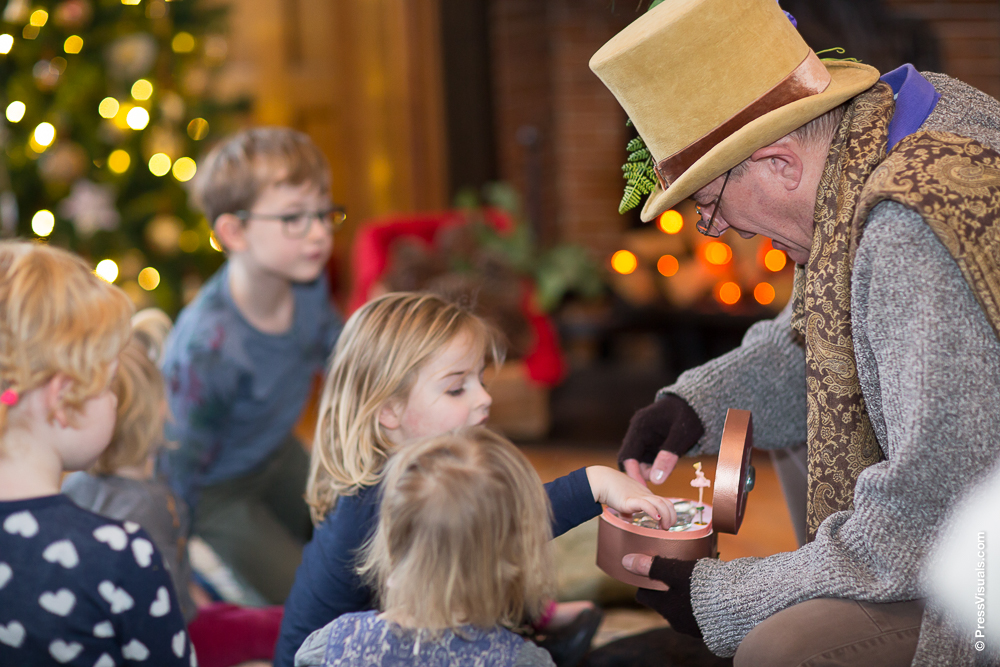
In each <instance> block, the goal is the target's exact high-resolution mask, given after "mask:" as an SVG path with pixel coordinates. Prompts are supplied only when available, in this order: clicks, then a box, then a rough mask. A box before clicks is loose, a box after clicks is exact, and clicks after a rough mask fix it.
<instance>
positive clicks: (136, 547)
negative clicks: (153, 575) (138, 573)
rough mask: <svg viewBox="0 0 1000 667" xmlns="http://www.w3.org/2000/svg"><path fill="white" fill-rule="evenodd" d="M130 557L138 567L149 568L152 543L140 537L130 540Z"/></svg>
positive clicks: (151, 560)
mask: <svg viewBox="0 0 1000 667" xmlns="http://www.w3.org/2000/svg"><path fill="white" fill-rule="evenodd" d="M132 555H133V556H135V562H136V563H138V564H139V567H149V564H150V563H152V562H153V543H152V542H150V541H149V540H147V539H144V538H142V537H140V538H138V539H135V540H132Z"/></svg>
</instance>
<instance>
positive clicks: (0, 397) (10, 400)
mask: <svg viewBox="0 0 1000 667" xmlns="http://www.w3.org/2000/svg"><path fill="white" fill-rule="evenodd" d="M20 398H21V397H20V396H18V394H17V392H16V391H14V390H13V389H7V390H5V391H4V392H3V393H2V394H0V403H3V404H4V405H6V406H8V407H13V406H15V405H17V401H18V400H19V399H20Z"/></svg>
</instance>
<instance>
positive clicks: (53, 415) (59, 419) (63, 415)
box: [42, 373, 71, 428]
mask: <svg viewBox="0 0 1000 667" xmlns="http://www.w3.org/2000/svg"><path fill="white" fill-rule="evenodd" d="M70 382H71V381H70V379H69V378H68V377H66V376H65V375H63V374H62V373H56V374H55V375H53V376H52V379H51V380H49V381H48V382H46V383H45V385H44V386H43V387H42V396H43V398H44V401H45V412H46V414H47V415H48V418H49V420H50V421H51V420H55V421H56V423H57V424H59V426H60V427H62V428H67V427H69V426H70V419H69V409H68V408H67V407H66V403H65V400H64V396H65V394H66V391H67V390H68V389H69V386H70Z"/></svg>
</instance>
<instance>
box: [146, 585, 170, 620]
mask: <svg viewBox="0 0 1000 667" xmlns="http://www.w3.org/2000/svg"><path fill="white" fill-rule="evenodd" d="M169 613H170V593H168V592H167V588H166V586H160V587H159V588H158V589H156V599H155V600H153V604H151V605H149V615H150V616H152V617H154V618H160V617H161V616H166V615H167V614H169Z"/></svg>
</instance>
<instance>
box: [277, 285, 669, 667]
mask: <svg viewBox="0 0 1000 667" xmlns="http://www.w3.org/2000/svg"><path fill="white" fill-rule="evenodd" d="M502 360H503V352H502V347H501V345H500V343H499V342H498V340H497V338H496V336H495V334H494V332H493V330H492V329H491V328H490V327H489V326H488V325H487V324H486V323H485V322H484V321H483V320H481V319H480V318H479V317H477V316H476V315H474V314H473V313H472V312H470V311H469V310H467V309H466V308H463V307H461V306H459V305H457V304H454V303H450V302H448V301H445V300H444V299H442V298H440V297H438V296H435V295H433V294H424V293H411V292H399V293H392V294H387V295H384V296H382V297H379V298H377V299H374V300H372V301H370V302H369V303H367V304H365V305H364V306H363V307H362V308H360V309H359V310H358V311H357V312H355V313H354V314H353V315H352V316H351V318H350V319H349V320H348V322H347V324H346V325H345V327H344V330H343V332H342V334H341V337H340V340H339V341H338V342H337V347H336V349H335V351H334V356H333V360H332V362H331V366H330V371H329V373H328V375H327V379H326V383H325V386H324V390H323V396H322V399H321V400H320V410H319V420H318V423H317V426H316V438H315V441H314V444H313V451H312V460H311V464H310V473H309V483H308V486H307V487H306V500H307V502H308V503H309V505H310V507H311V509H312V513H313V520H314V521H315V522H316V523H317V526H316V530H315V533H314V535H313V539H312V542H310V543H309V544H308V545H307V546H306V549H305V550H304V551H303V556H302V564H301V565H300V566H299V570H298V572H297V573H296V578H295V584H294V585H293V586H292V592H291V594H290V595H289V598H288V600H287V601H286V603H285V618H284V620H283V622H282V627H281V636H280V637H279V639H278V647H277V649H276V651H275V665H276V666H277V667H291V665H292V664H293V661H294V655H295V652H296V650H298V648H299V646H300V645H301V644H302V642H303V640H304V639H305V638H306V636H307V635H309V634H310V633H312V632H314V631H315V630H318V629H319V628H321V627H323V626H324V625H326V624H327V623H329V622H330V621H332V620H333V619H335V618H337V617H338V616H341V615H342V614H345V613H349V612H356V611H362V610H366V609H371V608H372V607H373V605H374V604H375V590H374V589H373V588H372V587H371V585H370V584H368V583H366V582H365V581H364V580H363V579H362V578H361V577H360V575H359V574H358V572H357V571H356V568H355V566H356V555H357V552H358V549H359V548H360V547H361V546H362V545H363V543H364V542H365V540H366V539H367V538H368V537H369V536H370V535H371V534H372V533H373V532H374V530H375V526H376V524H377V521H378V512H379V504H380V502H379V488H380V485H381V481H382V478H383V475H384V467H385V462H386V460H387V459H388V458H389V456H390V455H391V454H392V453H393V452H395V451H396V450H398V449H405V448H406V447H407V446H409V445H411V444H413V443H415V442H417V441H419V440H422V439H424V438H427V437H431V436H435V435H440V434H442V433H446V432H448V431H451V430H453V429H456V428H462V427H466V426H476V425H480V424H482V423H484V422H485V421H486V419H487V417H488V416H489V410H490V405H491V403H492V399H491V398H490V395H489V393H488V392H487V391H486V388H485V387H484V385H483V376H484V371H485V368H486V365H487V363H493V364H495V365H499V363H501V362H502ZM545 490H546V493H547V494H548V498H549V501H550V503H551V506H552V511H553V515H552V516H553V519H552V526H551V530H552V534H553V535H560V534H562V533H564V532H566V531H567V530H569V529H570V528H573V527H575V526H577V525H579V524H581V523H583V522H584V521H587V520H588V519H591V518H593V517H595V516H597V515H598V514H600V512H601V503H605V504H607V505H610V506H612V507H614V508H615V509H618V510H621V511H625V512H634V511H638V510H643V511H646V512H648V513H650V514H652V515H655V516H658V517H660V516H662V522H663V524H664V525H665V526H669V525H673V522H674V520H675V518H676V514H675V513H674V510H673V506H672V505H671V503H670V502H669V501H667V500H666V499H664V498H660V497H658V496H656V495H654V494H653V493H652V492H651V491H649V489H647V488H646V487H645V486H644V485H642V484H639V483H638V482H636V481H635V480H632V479H630V478H629V477H627V476H626V475H624V474H622V473H620V472H618V471H617V470H612V469H610V468H606V467H603V466H591V467H589V468H581V469H580V470H577V471H575V472H572V473H570V474H569V475H566V476H565V477H562V478H559V479H557V480H555V481H553V482H550V483H549V484H547V485H545ZM528 611H529V612H530V611H532V610H530V609H529V610H528ZM529 620H534V619H529Z"/></svg>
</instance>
